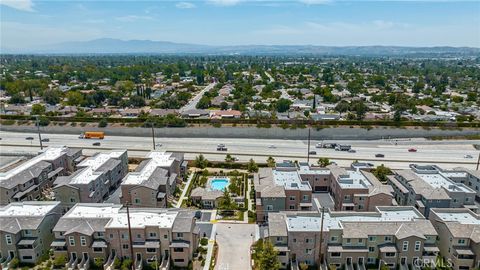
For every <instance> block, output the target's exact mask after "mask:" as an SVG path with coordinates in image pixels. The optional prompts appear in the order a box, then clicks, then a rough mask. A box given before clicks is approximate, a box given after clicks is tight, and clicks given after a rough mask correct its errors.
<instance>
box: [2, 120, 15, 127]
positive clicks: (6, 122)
mask: <svg viewBox="0 0 480 270" xmlns="http://www.w3.org/2000/svg"><path fill="white" fill-rule="evenodd" d="M14 124H15V120H2V125H5V126H11V125H14Z"/></svg>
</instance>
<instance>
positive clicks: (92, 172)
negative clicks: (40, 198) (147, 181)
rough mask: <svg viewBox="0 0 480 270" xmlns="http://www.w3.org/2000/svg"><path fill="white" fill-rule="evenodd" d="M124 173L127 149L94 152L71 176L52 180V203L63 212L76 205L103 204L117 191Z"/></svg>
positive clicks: (126, 162)
mask: <svg viewBox="0 0 480 270" xmlns="http://www.w3.org/2000/svg"><path fill="white" fill-rule="evenodd" d="M127 172H128V156H127V150H115V151H111V152H109V153H97V154H95V155H93V156H91V157H88V158H85V159H84V160H82V161H81V162H80V163H79V164H77V170H76V171H75V172H74V173H73V174H71V175H69V176H61V177H58V178H57V179H56V180H55V182H54V186H53V191H54V194H55V195H54V196H55V200H57V201H60V202H61V203H62V207H63V208H64V211H68V210H69V209H70V208H71V207H73V206H74V205H75V204H76V203H79V202H85V203H100V202H103V201H104V200H105V199H106V198H108V196H109V195H110V194H111V193H112V192H114V191H115V190H116V189H117V187H118V186H119V185H120V182H121V180H122V178H123V177H124V176H125V175H126V174H127Z"/></svg>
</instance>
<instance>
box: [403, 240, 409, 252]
mask: <svg viewBox="0 0 480 270" xmlns="http://www.w3.org/2000/svg"><path fill="white" fill-rule="evenodd" d="M402 250H403V251H408V241H403V245H402Z"/></svg>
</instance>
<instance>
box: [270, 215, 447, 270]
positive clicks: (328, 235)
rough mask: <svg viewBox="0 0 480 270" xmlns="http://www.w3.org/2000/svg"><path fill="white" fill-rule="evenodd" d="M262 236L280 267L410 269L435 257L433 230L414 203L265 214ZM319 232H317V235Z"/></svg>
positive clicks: (434, 233)
mask: <svg viewBox="0 0 480 270" xmlns="http://www.w3.org/2000/svg"><path fill="white" fill-rule="evenodd" d="M268 215H269V218H268V219H269V224H268V229H267V232H266V235H265V239H266V240H268V241H271V242H272V243H273V245H274V247H275V249H276V250H277V251H278V258H279V260H280V262H281V265H282V268H288V267H289V266H290V267H292V269H299V265H300V264H301V263H305V264H307V265H310V266H313V265H316V266H318V265H319V264H321V265H323V266H324V267H326V266H328V267H335V268H336V269H347V270H349V269H352V270H353V269H367V268H372V267H377V268H378V267H379V266H380V265H382V266H387V267H388V268H390V269H402V270H403V269H404V270H407V269H412V268H413V267H414V266H415V265H417V264H418V263H420V261H425V260H435V258H436V256H437V254H438V253H439V249H438V248H437V247H436V245H435V243H436V239H437V236H438V233H437V231H436V230H435V229H434V227H433V226H432V224H431V223H430V222H429V221H428V220H426V219H425V218H424V217H423V216H422V214H421V213H420V212H419V211H417V210H416V209H415V208H414V207H411V206H408V207H405V206H379V207H377V209H376V211H373V212H344V211H330V210H327V211H326V212H324V217H323V229H321V224H322V214H321V213H318V212H287V211H285V212H278V213H269V214H268ZM321 232H323V233H322V236H321V237H320V234H321Z"/></svg>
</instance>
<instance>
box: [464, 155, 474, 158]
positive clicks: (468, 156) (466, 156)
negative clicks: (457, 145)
mask: <svg viewBox="0 0 480 270" xmlns="http://www.w3.org/2000/svg"><path fill="white" fill-rule="evenodd" d="M463 157H464V158H473V156H472V155H465V156H463Z"/></svg>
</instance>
